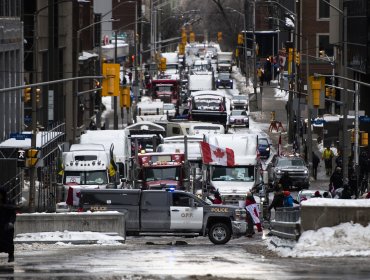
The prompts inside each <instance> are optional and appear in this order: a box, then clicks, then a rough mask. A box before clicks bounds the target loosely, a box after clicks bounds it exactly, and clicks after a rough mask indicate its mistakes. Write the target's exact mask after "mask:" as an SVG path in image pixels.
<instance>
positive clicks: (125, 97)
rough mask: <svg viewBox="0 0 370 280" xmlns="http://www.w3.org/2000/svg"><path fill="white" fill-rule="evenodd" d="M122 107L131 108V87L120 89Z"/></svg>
mask: <svg viewBox="0 0 370 280" xmlns="http://www.w3.org/2000/svg"><path fill="white" fill-rule="evenodd" d="M119 101H120V105H121V108H124V107H125V108H130V106H131V97H130V87H129V86H123V87H121V88H120V99H119Z"/></svg>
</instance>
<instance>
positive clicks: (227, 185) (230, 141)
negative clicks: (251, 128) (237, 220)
mask: <svg viewBox="0 0 370 280" xmlns="http://www.w3.org/2000/svg"><path fill="white" fill-rule="evenodd" d="M205 138H206V142H207V143H209V144H210V145H214V146H217V147H220V148H223V149H225V148H229V149H232V150H233V151H234V160H235V165H234V166H221V165H217V164H213V163H210V164H208V165H203V172H204V174H203V178H206V180H205V182H206V188H207V189H209V190H211V191H215V190H218V191H219V192H220V194H221V196H222V198H223V200H224V203H225V204H238V202H239V201H244V200H245V195H246V193H247V192H248V191H250V190H252V188H253V187H254V186H255V185H257V184H259V183H260V180H261V174H260V168H261V163H260V160H259V157H258V155H257V139H258V135H257V134H209V135H206V136H205Z"/></svg>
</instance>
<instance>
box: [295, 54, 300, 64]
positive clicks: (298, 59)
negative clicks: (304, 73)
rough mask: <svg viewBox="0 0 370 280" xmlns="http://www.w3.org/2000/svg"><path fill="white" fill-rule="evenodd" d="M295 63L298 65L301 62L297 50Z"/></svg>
mask: <svg viewBox="0 0 370 280" xmlns="http://www.w3.org/2000/svg"><path fill="white" fill-rule="evenodd" d="M295 64H296V65H300V64H301V55H300V53H299V52H296V53H295Z"/></svg>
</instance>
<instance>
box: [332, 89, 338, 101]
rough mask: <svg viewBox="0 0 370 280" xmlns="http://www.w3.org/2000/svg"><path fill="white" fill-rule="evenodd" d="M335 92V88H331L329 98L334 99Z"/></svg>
mask: <svg viewBox="0 0 370 280" xmlns="http://www.w3.org/2000/svg"><path fill="white" fill-rule="evenodd" d="M336 92H337V91H336V90H335V88H331V97H332V98H333V99H334V98H335V95H336Z"/></svg>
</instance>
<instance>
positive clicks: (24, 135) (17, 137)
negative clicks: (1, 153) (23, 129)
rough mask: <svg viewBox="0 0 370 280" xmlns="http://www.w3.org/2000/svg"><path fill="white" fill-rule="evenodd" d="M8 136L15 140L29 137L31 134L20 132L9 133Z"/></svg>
mask: <svg viewBox="0 0 370 280" xmlns="http://www.w3.org/2000/svg"><path fill="white" fill-rule="evenodd" d="M9 138H15V140H25V139H27V138H29V139H31V138H32V134H30V133H29V134H22V133H10V137H9Z"/></svg>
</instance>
